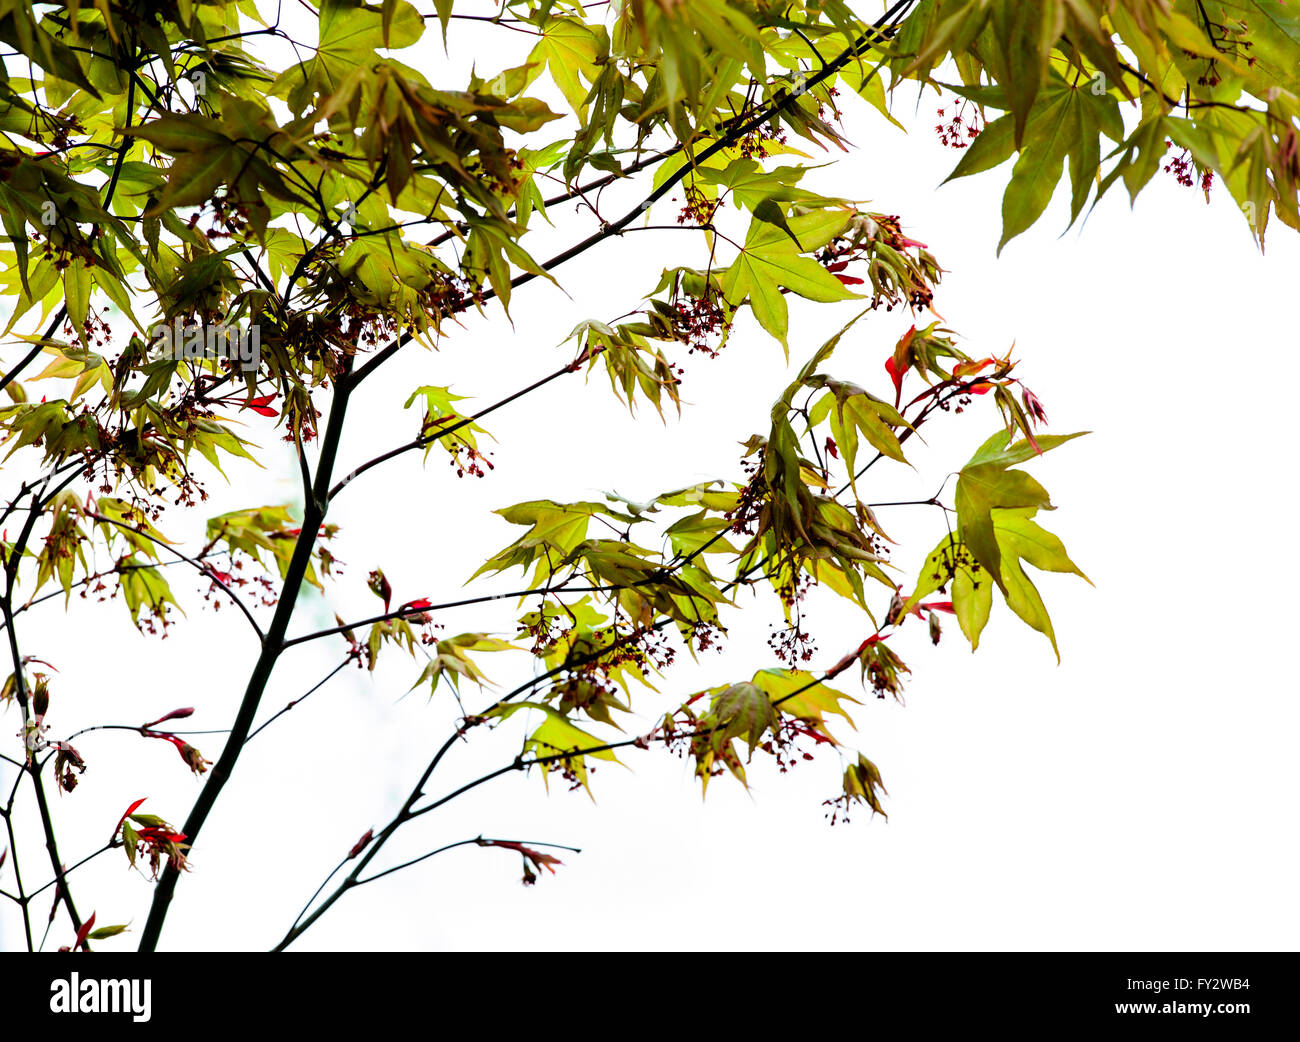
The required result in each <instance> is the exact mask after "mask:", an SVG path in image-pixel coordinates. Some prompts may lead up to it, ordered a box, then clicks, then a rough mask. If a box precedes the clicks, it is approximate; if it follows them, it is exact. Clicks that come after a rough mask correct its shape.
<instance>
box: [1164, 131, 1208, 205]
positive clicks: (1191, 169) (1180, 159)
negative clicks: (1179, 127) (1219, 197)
mask: <svg viewBox="0 0 1300 1042" xmlns="http://www.w3.org/2000/svg"><path fill="white" fill-rule="evenodd" d="M1173 144H1174V143H1173V142H1172V141H1166V142H1165V149H1166V150H1169V149H1171V148H1173ZM1164 171H1165V173H1166V174H1172V175H1173V176H1174V178H1175V179H1176V180H1177V181H1178V183H1179V184H1180V185H1182V186H1183V187H1184V188H1193V187H1196V186H1197V185H1198V184H1199V186H1200V189H1201V191H1202V192H1204V193H1205V194H1206V196H1207V197H1208V196H1209V194H1210V189H1211V188H1213V187H1214V171H1213V170H1208V169H1204V170H1203V169H1200V168H1198V167H1197V165H1196V162H1195V161H1194V160H1193V159H1192V154H1191V152H1189V151H1188V150H1187V149H1183V151H1182V153H1181V154H1180V155H1176V156H1172V155H1171V156H1170V157H1169V162H1167V163H1166V164H1165V165H1164Z"/></svg>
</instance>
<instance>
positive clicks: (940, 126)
mask: <svg viewBox="0 0 1300 1042" xmlns="http://www.w3.org/2000/svg"><path fill="white" fill-rule="evenodd" d="M950 105H951V106H956V107H955V108H951V109H950V111H951V112H952V117H951V118H948V117H947V116H945V115H944V110H943V109H937V110H936V112H937V114H938V116H939V122H938V123H937V124H935V128H934V131H935V133H936V134H938V135H939V143H940V144H941V145H944V146H946V147H947V148H968V147H969V146H970V143H971V141H973V140H974V139H975V138H977V137H979V136H980V131H982V130H983V129H984V120H983V119H982V118H981V116H980V111H979V107H978V106H973V105H971V103H970V102H969V101H963V102H960V103H959V102H958V101H957V99H956V98H953V100H952V102H951V103H950ZM967 109H970V110H971V113H970V115H969V116H968V115H967V111H966V110H967Z"/></svg>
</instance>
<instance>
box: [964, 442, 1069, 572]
mask: <svg viewBox="0 0 1300 1042" xmlns="http://www.w3.org/2000/svg"><path fill="white" fill-rule="evenodd" d="M1081 436H1082V434H1081V433H1080V434H1054V435H1044V436H1042V437H1040V438H1037V439H1036V442H1037V450H1036V449H1035V446H1034V445H1033V444H1031V443H1030V442H1029V440H1028V439H1022V440H1020V441H1018V442H1014V443H1013V442H1012V441H1011V435H1010V434H1009V433H1007V432H1006V431H1005V430H1003V431H999V432H998V433H997V434H995V435H993V437H991V438H990V439H989V440H988V441H986V442H985V443H984V444H983V445H981V446H980V448H979V450H978V451H977V452H976V453H975V455H974V456H972V457H971V458H970V461H969V462H968V463H967V464H966V466H964V467H962V469H961V471H960V472H959V474H958V476H957V491H956V495H955V501H954V505H955V506H956V508H957V519H958V522H959V523H960V524H961V528H962V533H963V538H964V540H965V542H966V545H967V547H968V548H969V549H970V551H971V553H972V554H973V555H974V556H975V560H976V561H978V562H979V563H980V564H981V565H982V566H983V567H984V568H985V569H986V570H987V571H988V572H989V574H990V575H993V576H994V577H996V578H997V580H998V584H999V586H1001V587H1002V590H1003V592H1004V593H1005V592H1006V587H1005V586H1003V585H1002V582H1001V569H1000V562H1001V552H1000V550H999V548H998V543H997V540H996V539H995V538H994V535H993V519H992V516H991V513H990V512H991V511H992V510H993V509H994V508H1000V509H1008V508H1010V509H1017V508H1032V509H1035V510H1037V509H1039V508H1042V509H1046V510H1051V509H1054V508H1053V507H1052V504H1051V500H1050V499H1049V498H1048V495H1047V490H1046V489H1045V488H1043V486H1042V485H1040V484H1039V483H1038V482H1037V481H1035V480H1034V479H1033V478H1032V477H1030V476H1029V475H1028V474H1027V473H1025V472H1024V471H1022V470H1009V469H1008V468H1009V467H1012V466H1014V465H1015V464H1017V463H1024V462H1026V461H1027V460H1030V459H1032V458H1033V457H1034V456H1036V455H1039V454H1040V453H1042V452H1047V451H1049V450H1050V449H1054V448H1056V447H1057V446H1058V445H1063V444H1064V443H1065V442H1067V441H1070V440H1071V439H1073V438H1078V437H1081Z"/></svg>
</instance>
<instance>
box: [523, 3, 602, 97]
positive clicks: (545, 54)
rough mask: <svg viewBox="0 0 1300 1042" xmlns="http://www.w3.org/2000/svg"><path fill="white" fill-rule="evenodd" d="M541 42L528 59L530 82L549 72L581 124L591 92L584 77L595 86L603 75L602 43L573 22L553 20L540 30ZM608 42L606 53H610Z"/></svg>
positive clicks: (580, 24) (570, 19)
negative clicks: (601, 68) (599, 62)
mask: <svg viewBox="0 0 1300 1042" xmlns="http://www.w3.org/2000/svg"><path fill="white" fill-rule="evenodd" d="M541 34H542V38H541V39H540V40H539V41H538V42H537V46H536V47H534V48H533V49H532V51H531V53H529V55H528V61H529V63H530V64H531V65H532V68H531V70H530V74H529V82H532V81H533V80H535V79H536V78H537V77H538V76H539V75H541V73H542V71H543V69H546V70H548V71H549V72H550V74H551V78H552V79H553V80H554V81H555V85H556V86H557V87H559V88H560V93H561V94H563V95H564V100H565V101H567V102H568V103H569V106H570V107H571V108H572V109H573V111H574V112H575V113H576V114H577V116H578V118H579V119H580V120H585V119H586V118H587V94H588V88H587V87H586V85H585V84H584V83H583V82H582V78H581V77H583V76H586V78H587V79H588V80H589V81H592V82H594V81H595V79H596V77H597V76H598V75H599V73H600V69H599V67H598V66H597V64H596V62H597V58H599V57H600V56H601V50H602V47H601V41H600V39H599V38H598V37H597V35H596V33H595V32H593V31H592V30H591V29H590V28H588V27H587V26H585V25H583V24H582V23H581V22H579V21H576V20H574V19H572V18H552V19H550V20H548V21H547V22H546V24H545V25H544V26H542V28H541ZM608 48H609V44H608V40H606V41H605V42H604V50H606V51H607V50H608Z"/></svg>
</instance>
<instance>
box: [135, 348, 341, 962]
mask: <svg viewBox="0 0 1300 1042" xmlns="http://www.w3.org/2000/svg"><path fill="white" fill-rule="evenodd" d="M351 363H352V356H348V357H347V359H346V362H345V365H346V366H347V367H349V368H350V366H351ZM345 377H346V370H345ZM351 388H352V385H351V383H350V382H349V381H348V380H347V379H346V378H345V379H342V380H339V381H337V382H336V383H335V385H334V403H333V407H332V408H331V410H330V417H329V422H328V424H327V426H326V429H325V435H324V438H323V440H322V442H321V452H320V458H319V460H318V462H317V466H316V479H315V484H314V486H313V489H312V493H313V494H312V496H311V498H309V499H308V500H307V502H306V504H305V505H304V509H303V523H302V529H301V531H300V532H299V534H298V540H297V542H296V543H295V544H294V549H293V556H292V557H291V558H290V560H289V566H288V568H287V569H286V571H285V576H284V584H283V588H282V590H281V594H280V601H279V603H278V604H277V605H276V609H275V615H274V616H273V617H272V619H271V625H270V627H269V628H268V630H267V631H266V635H265V636H264V637H263V638H262V652H261V654H260V655H259V656H258V659H257V662H256V664H255V665H254V667H253V672H252V674H251V676H250V677H249V680H248V685H247V687H246V688H245V691H244V697H243V699H242V701H241V702H240V705H239V711H238V713H237V715H236V717H235V721H234V724H233V725H232V726H231V729H230V737H229V738H228V739H227V741H226V745H225V747H224V748H223V749H222V751H221V755H220V757H219V758H218V760H217V762H216V763H215V764H214V765H213V766H212V769H211V770H210V771H209V772H208V778H207V781H206V782H205V783H204V786H203V789H202V791H200V793H199V797H198V799H197V800H196V801H195V804H194V807H193V808H192V809H191V811H190V814H189V817H187V818H186V820H185V825H184V827H183V829H182V831H183V832H184V833H185V836H186V838H187V840H188V841H189V844H190V847H191V849H193V845H194V843H195V841H196V840H197V838H198V835H199V832H200V830H201V829H202V828H203V825H204V822H206V821H207V819H208V815H209V814H210V813H211V812H212V808H213V805H214V804H215V803H216V801H217V798H218V797H219V796H220V795H221V790H222V789H223V788H225V785H226V783H227V782H228V781H229V780H230V776H231V774H232V772H233V771H234V768H235V765H236V764H237V763H238V761H239V756H240V753H241V752H242V751H243V748H244V746H245V745H246V744H247V740H248V736H249V732H250V731H251V729H252V726H253V720H254V718H255V716H256V715H257V708H258V706H259V705H260V703H261V700H262V694H263V692H264V691H265V690H266V685H267V682H268V681H269V680H270V679H271V674H272V672H274V670H275V665H276V662H277V660H278V659H279V656H280V653H281V652H282V651H283V650H284V636H285V632H286V630H287V629H288V626H289V620H290V617H291V616H292V615H293V610H294V607H295V606H296V605H297V602H298V594H299V590H300V589H301V586H302V583H303V579H304V577H305V575H306V574H307V567H308V565H309V564H310V563H311V555H312V549H313V547H314V546H315V543H316V539H317V537H318V534H319V532H320V525H321V522H322V521H323V520H324V519H325V514H326V512H327V511H328V510H329V495H328V491H327V490H328V488H329V482H330V478H331V475H332V473H333V470H334V464H335V460H336V459H337V457H338V449H339V442H340V440H341V439H342V435H343V421H344V418H345V417H346V415H347V408H348V401H349V397H350V395H351ZM179 877H180V869H179V868H178V867H177V866H176V865H175V863H174V862H173V861H172V860H171V859H170V858H169V859H168V861H167V867H166V868H165V869H164V870H163V874H162V877H161V879H160V880H159V881H158V884H157V885H156V886H155V888H154V896H153V902H152V904H151V905H150V908H149V918H148V920H147V921H146V923H145V927H144V931H143V933H142V935H141V938H140V950H141V951H153V950H154V949H155V948H156V947H157V944H158V938H159V935H160V934H161V933H162V926H163V921H164V920H165V919H166V917H167V910H168V908H169V907H170V905H171V901H172V897H173V895H174V894H175V891H176V883H177V881H178V879H179Z"/></svg>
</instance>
